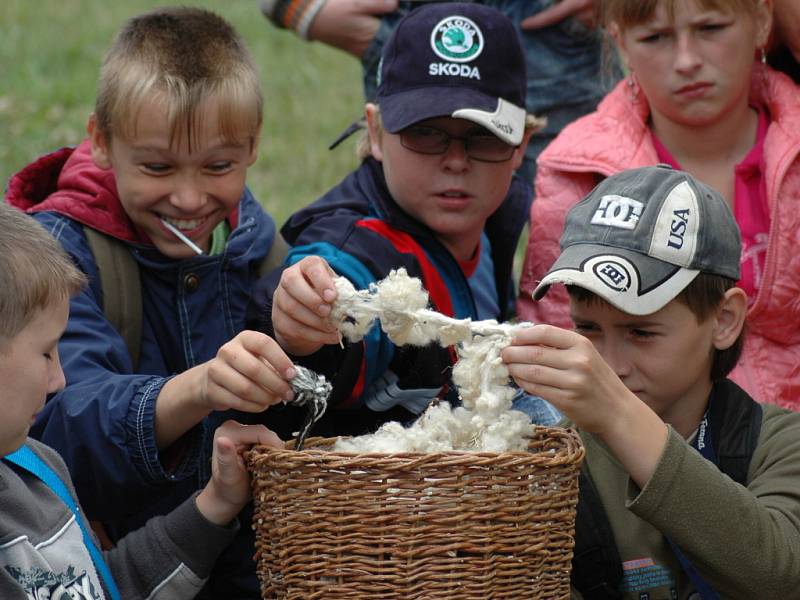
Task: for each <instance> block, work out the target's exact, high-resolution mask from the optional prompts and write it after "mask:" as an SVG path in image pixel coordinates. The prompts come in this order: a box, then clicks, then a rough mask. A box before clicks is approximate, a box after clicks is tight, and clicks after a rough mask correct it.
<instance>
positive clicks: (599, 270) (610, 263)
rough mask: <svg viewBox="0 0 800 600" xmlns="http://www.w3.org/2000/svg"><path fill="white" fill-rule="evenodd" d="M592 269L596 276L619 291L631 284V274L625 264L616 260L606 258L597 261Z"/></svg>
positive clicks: (624, 289)
mask: <svg viewBox="0 0 800 600" xmlns="http://www.w3.org/2000/svg"><path fill="white" fill-rule="evenodd" d="M592 270H593V271H594V274H595V276H596V277H597V278H598V279H599V280H600V281H602V282H603V283H604V284H606V285H607V286H608V287H610V288H611V289H612V290H614V291H617V292H624V291H626V290H627V289H628V288H629V287H630V286H631V275H630V273H628V269H626V268H625V265H623V264H622V263H620V262H618V261H615V260H604V261H600V262H598V263H596V264H595V265H594V266H593V267H592Z"/></svg>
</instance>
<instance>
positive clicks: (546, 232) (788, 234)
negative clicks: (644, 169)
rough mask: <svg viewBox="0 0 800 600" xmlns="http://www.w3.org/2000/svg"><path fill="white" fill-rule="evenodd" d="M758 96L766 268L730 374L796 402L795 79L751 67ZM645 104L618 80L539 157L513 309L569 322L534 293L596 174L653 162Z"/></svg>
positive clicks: (762, 395)
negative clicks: (765, 120)
mask: <svg viewBox="0 0 800 600" xmlns="http://www.w3.org/2000/svg"><path fill="white" fill-rule="evenodd" d="M750 95H751V99H752V101H753V102H754V103H757V104H759V105H763V106H765V107H766V109H767V110H768V112H769V114H770V117H771V123H770V126H769V129H768V131H767V137H766V139H765V142H764V156H765V162H766V180H767V196H768V202H769V207H770V217H771V222H772V225H771V230H770V235H769V244H768V248H767V258H766V267H765V268H766V272H765V273H764V274H763V279H762V284H761V288H760V290H759V292H758V295H757V297H756V299H755V302H754V303H753V304H752V306H751V307H750V309H749V311H748V313H747V337H746V341H745V347H744V352H743V354H742V359H741V360H740V362H739V364H738V366H737V367H736V369H735V370H734V371H733V373H732V374H731V379H733V380H734V381H736V383H738V384H739V385H740V386H742V387H743V388H744V389H745V390H746V391H747V392H748V393H749V394H750V395H751V396H753V398H755V399H756V400H758V401H759V402H770V403H775V404H779V405H781V406H785V407H788V408H792V409H795V410H800V156H799V155H800V88H798V86H796V85H795V84H794V83H793V82H792V81H791V80H790V79H789V78H788V77H786V76H784V75H783V74H781V73H777V72H775V71H772V70H766V71H764V70H762V69H761V68H758V69H755V70H754V76H753V85H752V88H751V91H750ZM649 110H650V109H649V107H648V105H647V102H646V100H645V98H644V96H643V95H641V94H640V95H639V96H638V97H637V99H636V100H635V101H634V100H633V99H632V97H631V96H630V92H629V91H628V89H627V87H626V85H625V82H621V83H620V84H618V85H617V87H616V88H615V89H614V90H613V91H612V92H611V93H609V94H608V96H606V98H605V99H604V100H603V101H602V102H601V103H600V105H599V106H598V108H597V111H596V112H594V113H592V114H589V115H587V116H585V117H583V118H581V119H578V120H577V121H575V122H574V123H572V124H570V125H568V126H567V127H566V128H564V130H563V131H562V132H561V134H560V135H559V136H558V137H557V138H556V139H555V140H554V141H553V143H552V144H550V145H549V146H548V147H547V148H546V149H545V150H544V152H542V154H541V155H540V156H539V160H538V166H537V169H538V174H537V177H536V199H535V200H534V202H533V206H532V208H531V223H532V225H531V233H530V239H529V241H528V247H527V251H526V256H525V264H524V266H523V269H522V277H521V279H520V298H519V299H518V304H517V310H518V313H519V317H520V318H521V319H525V320H528V321H533V322H538V323H552V324H554V325H560V326H563V327H571V326H572V323H571V322H570V319H569V313H568V308H567V294H566V291H565V290H564V288H563V286H554V287H553V289H551V290H550V291H549V292H548V294H547V296H545V297H544V298H543V299H542V300H541V301H539V302H534V301H533V300H532V299H531V295H530V294H531V292H532V291H533V289H534V288H535V287H536V282H537V281H539V280H540V279H541V278H542V277H543V276H544V274H545V273H546V271H547V269H548V268H549V267H550V265H551V264H552V263H553V261H555V259H556V257H557V256H558V253H559V246H558V241H559V238H560V237H561V231H562V229H563V227H564V218H565V216H566V213H567V211H568V210H569V208H570V207H571V206H572V205H573V204H575V203H576V202H577V201H579V200H580V199H581V198H583V196H585V195H586V194H587V193H588V192H589V191H590V190H591V189H592V188H593V187H594V186H595V185H596V184H597V182H598V181H600V179H602V178H603V177H606V176H608V175H611V174H612V173H617V172H619V171H621V170H623V169H626V168H633V167H641V166H646V165H652V164H655V163H657V162H658V158H657V156H656V151H655V148H654V147H653V144H652V141H651V137H650V132H649V130H648V128H647V119H648V116H649Z"/></svg>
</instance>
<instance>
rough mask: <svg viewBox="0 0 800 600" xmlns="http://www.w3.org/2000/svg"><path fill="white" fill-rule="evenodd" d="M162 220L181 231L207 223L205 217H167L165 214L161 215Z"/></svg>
mask: <svg viewBox="0 0 800 600" xmlns="http://www.w3.org/2000/svg"><path fill="white" fill-rule="evenodd" d="M161 220H162V221H164V222H166V223H169V224H170V225H172V226H173V227H176V228H178V229H180V230H181V231H191V230H192V229H197V228H198V227H200V225H202V224H203V223H205V220H206V219H205V217H203V218H202V219H174V218H172V217H167V216H165V215H161Z"/></svg>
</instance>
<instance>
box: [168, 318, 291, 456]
mask: <svg viewBox="0 0 800 600" xmlns="http://www.w3.org/2000/svg"><path fill="white" fill-rule="evenodd" d="M295 374H296V372H295V369H294V365H293V364H292V361H291V360H290V359H289V357H288V356H286V354H285V353H284V351H283V350H281V347H280V346H279V345H278V343H277V342H276V341H275V340H273V339H272V338H271V337H269V336H268V335H265V334H263V333H260V332H257V331H243V332H241V333H240V334H239V335H237V336H236V337H235V338H233V339H232V340H231V341H229V342H228V343H226V344H225V345H223V346H222V347H221V348H220V349H219V351H217V355H216V356H215V357H214V358H212V359H211V360H209V361H207V362H205V363H203V364H201V365H198V366H196V367H193V368H191V369H189V370H188V371H184V372H183V373H180V374H179V375H176V376H175V377H173V378H172V379H170V380H169V381H167V382H166V383H165V384H164V387H163V388H162V389H161V392H160V393H159V395H158V399H157V401H156V408H155V413H156V415H155V435H156V443H157V445H158V447H159V448H162V449H163V448H166V447H168V446H169V445H170V444H172V443H173V442H174V441H175V440H177V439H178V438H179V437H181V436H182V435H183V434H184V433H185V432H187V431H189V430H190V429H191V428H192V427H194V426H195V425H197V424H198V423H199V422H200V421H202V420H203V419H204V418H205V417H206V416H207V415H208V414H209V413H210V412H211V411H214V410H228V409H236V410H241V411H244V412H253V413H255V412H261V411H263V410H264V409H266V408H267V407H269V406H271V405H272V404H276V403H278V402H280V401H283V400H291V399H292V398H293V397H294V393H293V392H292V388H291V386H290V385H289V380H290V379H292V378H293V377H294V376H295Z"/></svg>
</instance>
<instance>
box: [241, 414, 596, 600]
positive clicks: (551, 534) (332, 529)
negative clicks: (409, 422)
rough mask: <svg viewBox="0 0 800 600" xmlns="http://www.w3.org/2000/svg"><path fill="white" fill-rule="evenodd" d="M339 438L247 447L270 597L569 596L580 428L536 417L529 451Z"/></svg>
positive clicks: (262, 571)
mask: <svg viewBox="0 0 800 600" xmlns="http://www.w3.org/2000/svg"><path fill="white" fill-rule="evenodd" d="M333 442H334V440H331V439H324V438H310V439H309V440H307V441H306V447H305V449H304V450H303V451H301V452H297V451H294V450H291V449H288V448H287V449H280V450H279V449H275V448H268V447H263V446H259V447H256V448H254V449H253V450H251V451H250V452H248V453H247V462H248V466H249V468H250V470H251V472H252V475H253V497H254V502H255V514H254V519H253V527H254V529H255V532H256V561H257V570H258V576H259V579H260V581H261V588H262V594H263V597H264V598H265V599H272V598H277V599H280V600H284V599H298V600H300V599H302V600H311V599H314V598H319V599H325V600H327V599H331V598H363V599H367V598H369V599H370V600H372V599H375V598H381V599H383V598H386V599H395V598H396V599H398V600H400V599H402V600H408V599H417V598H418V599H423V598H424V599H436V598H448V599H453V598H458V599H464V600H472V599H475V600H489V599H497V598H514V599H518V598H525V599H529V598H530V599H536V598H542V599H544V598H546V599H548V600H549V599H552V598H568V597H569V573H570V561H571V559H572V548H573V542H574V539H573V534H574V526H575V505H576V503H577V498H578V473H579V469H580V463H581V461H582V460H583V454H584V450H583V446H582V444H581V441H580V437H579V436H578V435H577V433H575V431H573V430H571V429H560V428H547V427H538V426H534V427H533V433H532V437H531V441H530V446H529V450H530V451H529V452H508V453H500V454H497V453H479V452H440V453H432V454H418V453H411V454H356V455H354V454H344V453H337V452H332V451H330V450H328V448H329V447H330V446H331V444H332V443H333Z"/></svg>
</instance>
